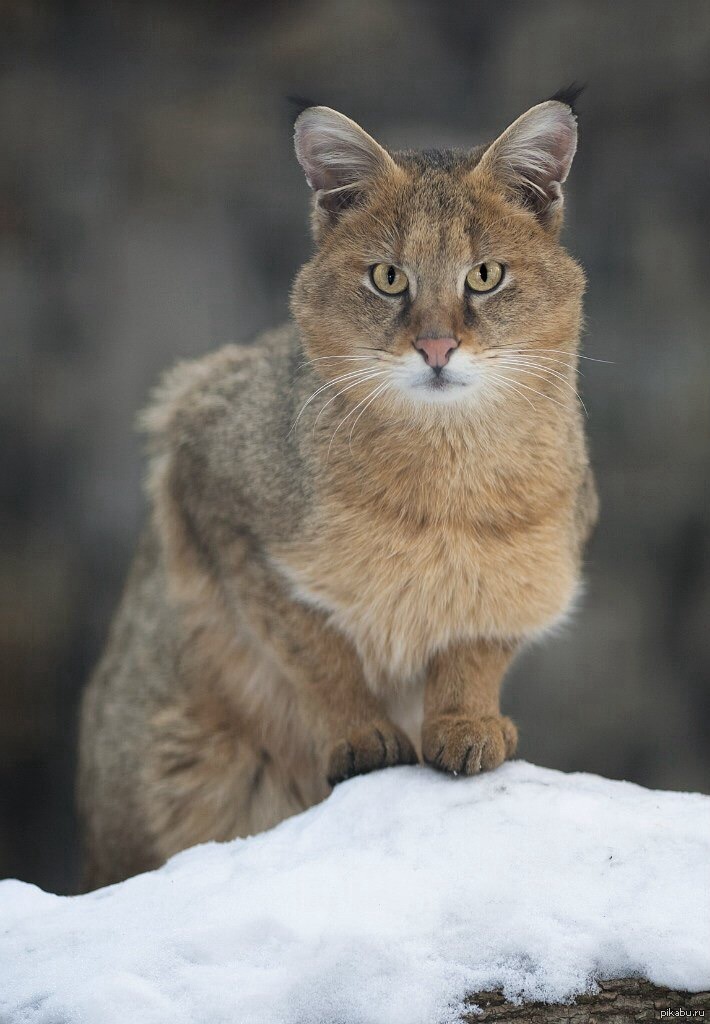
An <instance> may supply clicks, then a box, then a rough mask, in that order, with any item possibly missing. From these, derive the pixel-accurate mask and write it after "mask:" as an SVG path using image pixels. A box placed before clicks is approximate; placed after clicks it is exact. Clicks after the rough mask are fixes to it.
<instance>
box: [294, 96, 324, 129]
mask: <svg viewBox="0 0 710 1024" xmlns="http://www.w3.org/2000/svg"><path fill="white" fill-rule="evenodd" d="M286 100H287V101H288V105H289V107H290V108H291V121H292V123H293V124H295V123H296V121H297V120H298V118H299V117H300V116H301V114H302V113H303V111H304V110H308V108H309V107H319V106H321V104H320V103H316V101H315V100H309V99H306V97H305V96H287V97H286Z"/></svg>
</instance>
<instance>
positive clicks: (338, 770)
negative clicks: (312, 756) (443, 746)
mask: <svg viewBox="0 0 710 1024" xmlns="http://www.w3.org/2000/svg"><path fill="white" fill-rule="evenodd" d="M417 761H418V758H417V752H416V750H415V749H414V745H413V744H412V741H411V740H410V739H409V737H408V736H407V734H406V733H404V732H402V730H401V729H399V728H398V727H397V726H396V725H394V724H393V723H392V722H386V721H378V722H375V723H373V724H371V725H366V726H362V727H361V728H359V729H356V730H354V731H353V732H352V733H351V734H350V735H349V736H348V737H346V739H343V740H340V742H339V743H337V744H336V745H335V747H334V748H333V750H332V751H331V754H330V758H329V762H328V782H329V784H330V785H331V786H335V785H337V784H338V783H339V782H343V781H344V780H345V779H350V778H352V777H353V776H354V775H365V774H366V773H367V772H374V771H377V769H378V768H388V767H391V766H392V765H396V764H416V763H417Z"/></svg>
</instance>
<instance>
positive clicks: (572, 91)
mask: <svg viewBox="0 0 710 1024" xmlns="http://www.w3.org/2000/svg"><path fill="white" fill-rule="evenodd" d="M586 88H587V86H586V85H585V84H584V83H582V84H581V85H580V83H579V82H571V83H570V84H569V85H568V86H566V88H564V89H560V90H559V91H558V92H556V93H555V95H554V96H550V99H551V100H557V102H558V103H566V104H567V106H568V107H569V108H570V110H571V111H572V113H573V114H574V115H575V117H576V116H577V100H578V99H579V97H580V96H581V95H582V93H583V92H584V90H585V89H586Z"/></svg>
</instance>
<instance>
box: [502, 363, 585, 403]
mask: <svg viewBox="0 0 710 1024" xmlns="http://www.w3.org/2000/svg"><path fill="white" fill-rule="evenodd" d="M499 362H500V365H501V366H509V367H511V369H521V370H524V371H525V372H526V373H529V374H530V376H531V377H537V379H538V380H546V379H547V374H550V375H552V376H553V377H555V378H558V379H559V380H560V381H561V383H562V384H564V385H565V387H567V388H569V390H570V391H571V392H572V394H573V395H575V397H576V398H577V399H578V400H579V404H580V405H581V406H582V408H583V409H584V414H585V416H587V417H589V412H588V410H587V407H586V405H585V404H584V402H583V401H582V396H581V395H580V393H579V392H578V391H577V389H576V388H574V387H573V386H572V385H571V384H570V382H569V381H568V380H567V378H566V377H565V376H564V374H562V373H559V372H558V371H557V370H553V369H551V368H550V367H549V366H540V365H539V364H538V363H533V362H532V360H530V359H525V358H520V359H511V358H510V357H508V356H503V357H502V358H501V359H500V360H499ZM536 369H537V370H541V371H542V373H534V372H533V371H534V370H536ZM550 383H551V384H552V385H553V387H555V388H556V389H557V390H558V391H560V392H561V391H562V388H561V387H560V385H559V384H557V383H556V382H555V381H550Z"/></svg>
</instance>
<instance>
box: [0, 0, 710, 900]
mask: <svg viewBox="0 0 710 1024" xmlns="http://www.w3.org/2000/svg"><path fill="white" fill-rule="evenodd" d="M0 18H1V19H2V24H1V25H0V51H1V52H2V78H1V81H0V111H1V124H2V135H1V138H2V142H1V145H0V307H1V312H0V324H1V327H0V330H1V335H0V353H1V360H2V372H1V373H0V388H1V389H2V394H1V396H0V399H1V400H0V423H1V424H2V427H1V430H2V447H1V448H0V452H1V459H2V461H1V463H0V488H2V491H3V501H2V506H1V512H0V515H1V519H0V573H1V576H0V578H1V590H0V602H1V604H0V651H1V655H2V658H1V665H2V673H1V675H0V876H4V875H14V876H18V877H20V878H22V879H26V880H28V881H33V882H37V883H39V884H41V885H42V886H44V887H47V888H51V889H54V890H58V891H63V892H66V891H70V890H71V889H72V887H73V885H74V883H75V879H76V872H77V863H76V861H77V844H76V827H75V822H74V817H73V771H74V748H75V740H76V724H75V723H76V709H77V700H78V695H79V691H80V688H81V686H82V684H83V682H84V681H85V679H86V677H87V675H88V673H89V671H90V669H91V666H92V664H93V662H94V661H95V659H96V657H97V655H98V653H99V650H100V647H101V645H102V643H103V640H104V637H105V634H106V630H107V627H108V623H109V620H110V616H111V614H112V611H113V609H114V607H115V605H116V601H117V598H118V595H119V591H120V588H121V584H122V580H123V577H124V574H125V572H126V569H127V567H128V563H129V560H130V557H131V551H132V548H133V545H134V542H135V539H136V536H137V534H138V531H139V528H140V524H141V521H142V519H143V517H144V515H145V503H144V500H143V497H142V494H141V473H142V461H141V449H140V441H139V439H138V437H137V436H136V434H135V432H134V427H133V425H134V419H135V415H136V412H137V411H138V410H139V409H140V408H141V406H142V405H143V404H144V403H145V400H146V396H147V394H148V391H149V388H150V387H151V385H152V384H153V383H154V381H155V380H156V377H157V376H158V374H159V373H160V371H161V370H163V369H164V368H166V367H167V366H169V365H170V364H171V363H172V362H174V361H175V360H176V359H178V358H180V357H185V356H195V355H199V354H201V353H203V352H206V351H207V350H209V349H211V348H213V347H215V346H218V345H221V344H223V343H225V342H228V341H231V340H237V339H242V340H243V339H247V338H249V337H250V336H252V335H253V334H254V333H255V332H257V331H258V330H260V329H262V328H265V327H268V326H270V325H274V324H276V323H278V322H279V321H281V320H282V319H283V318H284V317H285V316H286V313H287V297H288V291H289V284H290V281H291V278H292V276H293V274H294V272H295V270H296V269H297V267H298V265H299V263H300V262H301V261H302V260H303V259H304V258H306V257H307V255H308V253H309V248H310V241H309V237H308V234H307V201H308V195H307V189H306V186H305V184H304V182H303V179H302V176H301V172H300V169H299V168H298V166H297V164H296V161H295V159H294V158H293V156H292V151H291V128H290V120H289V112H288V106H287V104H286V101H285V97H286V96H287V95H288V94H291V93H295V94H301V95H305V96H308V97H313V98H315V99H316V100H319V101H321V102H326V103H329V104H330V105H332V106H336V107H339V108H340V109H342V110H343V111H345V112H346V113H348V114H350V115H351V116H353V117H354V118H355V119H357V120H360V121H361V122H362V123H363V125H364V126H365V127H366V128H367V129H368V130H369V131H371V132H372V133H373V134H374V135H375V136H376V137H377V138H378V139H380V141H382V142H383V143H385V144H390V145H392V146H400V145H405V146H418V145H425V146H431V145H440V146H441V145H444V146H445V145H460V146H470V145H474V144H477V143H479V142H481V141H485V140H486V139H490V138H491V137H493V136H494V135H495V134H497V133H498V132H500V131H501V130H502V129H503V128H504V127H505V126H506V125H507V124H508V123H509V122H510V121H512V120H513V119H514V118H515V117H516V116H517V115H518V114H519V113H521V112H522V111H523V110H524V109H526V108H527V107H529V106H530V105H532V104H533V103H536V102H538V101H539V100H541V99H545V98H546V97H548V96H549V95H550V94H551V93H553V92H555V91H556V90H557V89H558V88H560V87H561V86H563V85H566V84H567V83H569V82H570V81H571V80H573V79H577V80H579V81H584V82H587V83H588V89H587V92H586V93H585V95H584V96H583V98H582V101H581V105H580V107H581V113H580V140H581V141H580V149H579V153H578V156H577V159H576V161H575V164H574V167H573V170H572V174H571V177H570V180H569V184H568V190H567V191H568V210H569V213H568V221H567V225H568V226H567V231H566V239H567V243H568V245H569V247H570V248H571V250H572V252H573V253H574V254H575V255H576V256H577V257H578V259H580V260H581V262H582V263H583V264H584V266H585V267H586V269H587V272H588V277H589V291H588V299H587V312H588V319H587V330H586V336H585V342H584V345H585V349H584V350H585V352H586V353H587V355H589V356H592V357H594V358H596V359H604V360H612V361H613V363H611V364H608V363H598V362H587V363H585V364H584V365H583V378H582V387H583V394H584V398H585V402H586V404H587V407H588V409H589V416H590V418H589V431H590V435H591V444H592V452H593V461H594V464H595V467H596V471H597V475H598V480H599V488H600V492H601V500H602V517H601V524H600V527H599V530H598V533H597V535H596V537H595V540H594V543H593V545H592V547H591V550H590V553H589V559H588V572H587V576H588V588H587V594H586V598H585V601H584V603H583V606H582V608H581V610H580V612H579V614H578V616H577V619H576V621H575V622H574V623H573V625H572V626H571V627H570V628H569V629H568V630H567V631H566V633H565V634H564V635H563V636H561V637H559V638H557V639H553V640H551V641H548V642H547V643H546V644H545V645H544V646H541V647H540V648H539V649H536V650H534V651H531V652H530V653H528V654H527V655H526V656H525V657H524V658H523V659H522V660H521V662H520V663H519V665H518V666H517V668H516V670H515V671H514V673H513V675H512V677H511V679H510V680H509V683H508V687H507V691H506V706H507V708H508V710H509V711H510V713H511V714H513V715H514V716H515V717H516V718H517V720H518V722H519V724H520V727H521V735H522V744H521V751H520V753H521V755H522V756H523V757H526V758H528V759H530V760H533V761H536V762H538V763H541V764H544V765H550V766H553V767H559V768H563V769H566V770H583V771H593V772H599V773H602V774H604V775H608V776H612V777H615V778H624V779H630V780H633V781H635V782H639V783H642V784H644V785H647V786H653V787H663V788H666V787H667V788H676V789H699V790H704V791H706V792H707V791H708V790H710V772H709V768H710V746H709V744H708V733H709V721H710V716H709V713H708V712H709V710H710V708H709V697H708V693H709V687H708V682H709V681H710V530H709V526H710V506H709V503H708V463H709V458H708V456H709V454H710V343H709V334H710V332H709V330H708V327H709V326H710V324H709V320H710V311H709V307H708V300H707V262H706V256H707V249H708V237H709V236H710V192H709V184H710V181H709V177H708V167H709V161H708V156H709V155H710V154H709V151H710V133H709V132H708V112H709V110H708V97H710V81H708V79H709V78H710V4H708V3H707V2H706V0H674V2H673V3H672V4H669V3H667V2H665V0H664V2H659V0H637V2H633V0H626V2H624V3H620V2H611V0H593V2H592V0H588V2H583V0H553V2H544V0H543V2H534V3H533V2H510V0H507V2H506V0H498V2H497V3H495V4H491V3H481V2H478V0H465V2H464V0H453V2H448V3H444V2H442V3H427V2H424V0H409V2H405V0H311V2H303V3H297V2H292V3H288V4H287V3H285V2H284V3H277V2H274V3H270V4H269V3H264V2H260V3H246V2H245V3H238V2H233V3H231V4H228V3H217V2H202V3H194V4H188V3H178V2H173V3H167V2H165V3H158V2H154V0H146V2H143V3H142V4H131V3H125V4H119V3H113V4H107V3H102V2H100V0H97V2H94V3H91V4H88V3H87V4H81V3H66V4H60V3H53V4H52V3H41V2H32V0H26V2H16V3H12V2H10V3H7V2H5V3H3V4H2V6H1V7H0Z"/></svg>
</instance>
